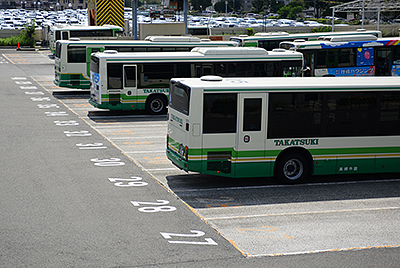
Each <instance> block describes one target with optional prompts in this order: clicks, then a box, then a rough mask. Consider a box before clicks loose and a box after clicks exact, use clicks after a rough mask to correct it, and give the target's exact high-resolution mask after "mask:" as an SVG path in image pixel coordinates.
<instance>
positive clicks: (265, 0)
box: [251, 0, 285, 14]
mask: <svg viewBox="0 0 400 268" xmlns="http://www.w3.org/2000/svg"><path fill="white" fill-rule="evenodd" d="M251 4H252V6H253V7H252V8H251V12H254V13H264V11H265V13H266V14H268V13H276V12H277V11H278V10H279V9H280V8H281V7H283V6H284V5H285V4H284V3H283V1H276V0H253V1H252V2H251Z"/></svg>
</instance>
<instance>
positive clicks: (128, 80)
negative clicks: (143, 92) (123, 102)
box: [124, 66, 136, 87]
mask: <svg viewBox="0 0 400 268" xmlns="http://www.w3.org/2000/svg"><path fill="white" fill-rule="evenodd" d="M124 82H125V87H136V66H124Z"/></svg>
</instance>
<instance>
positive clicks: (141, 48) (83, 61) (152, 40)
mask: <svg viewBox="0 0 400 268" xmlns="http://www.w3.org/2000/svg"><path fill="white" fill-rule="evenodd" d="M203 46H206V47H216V46H229V47H234V46H237V43H236V42H233V41H210V40H209V39H207V40H204V39H200V38H197V37H192V36H149V37H147V38H146V39H145V40H130V41H128V40H80V39H79V38H72V39H69V40H61V41H57V43H56V53H55V57H54V64H55V66H54V67H55V69H54V71H55V78H54V84H55V85H57V86H59V87H68V88H78V89H88V88H90V55H91V54H92V53H94V52H98V51H100V52H104V50H116V51H118V52H172V51H190V50H192V49H193V48H194V47H203Z"/></svg>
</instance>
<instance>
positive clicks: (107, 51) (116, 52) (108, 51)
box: [104, 50, 118, 54]
mask: <svg viewBox="0 0 400 268" xmlns="http://www.w3.org/2000/svg"><path fill="white" fill-rule="evenodd" d="M104 53H105V54H118V51H116V50H104Z"/></svg>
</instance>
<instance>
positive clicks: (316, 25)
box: [304, 20, 324, 27]
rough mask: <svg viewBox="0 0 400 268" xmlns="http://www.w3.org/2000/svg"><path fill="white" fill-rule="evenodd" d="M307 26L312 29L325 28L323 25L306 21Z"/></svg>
mask: <svg viewBox="0 0 400 268" xmlns="http://www.w3.org/2000/svg"><path fill="white" fill-rule="evenodd" d="M304 24H305V25H307V26H310V27H322V26H324V25H323V24H321V23H319V22H317V21H312V20H311V21H305V22H304Z"/></svg>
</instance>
